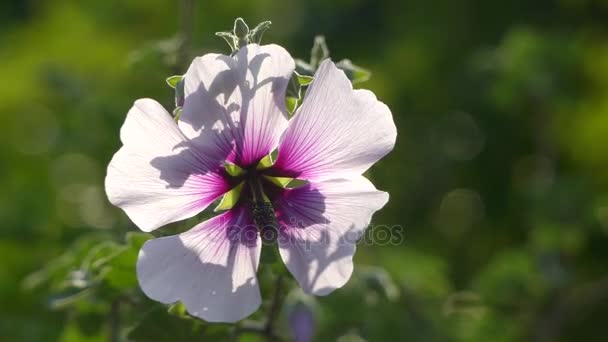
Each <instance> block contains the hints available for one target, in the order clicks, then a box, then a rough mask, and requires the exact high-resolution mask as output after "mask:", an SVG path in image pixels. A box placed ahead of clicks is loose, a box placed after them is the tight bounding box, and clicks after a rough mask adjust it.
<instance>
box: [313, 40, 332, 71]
mask: <svg viewBox="0 0 608 342" xmlns="http://www.w3.org/2000/svg"><path fill="white" fill-rule="evenodd" d="M327 58H329V48H328V47H327V43H326V42H325V37H324V36H316V37H315V41H314V43H313V45H312V49H311V50H310V65H311V66H312V67H313V68H314V69H317V68H318V67H319V64H321V62H323V61H324V60H326V59H327Z"/></svg>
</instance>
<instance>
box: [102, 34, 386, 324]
mask: <svg viewBox="0 0 608 342" xmlns="http://www.w3.org/2000/svg"><path fill="white" fill-rule="evenodd" d="M294 68H295V65H294V60H293V58H292V57H291V56H290V55H289V53H288V52H287V51H285V50H284V49H283V48H282V47H280V46H277V45H264V46H259V45H255V44H250V45H247V46H246V47H243V48H241V49H240V50H239V52H238V53H236V54H235V55H234V56H232V57H230V56H225V55H219V54H207V55H204V56H202V57H198V58H196V59H195V60H194V61H193V63H192V65H191V66H190V68H189V69H188V71H187V72H186V74H185V75H184V78H185V87H184V90H185V103H184V106H183V113H182V115H181V117H180V119H179V120H178V122H177V123H176V122H175V121H174V119H173V118H172V117H171V115H170V114H169V113H168V112H167V111H166V110H165V109H164V108H163V107H162V106H161V105H160V104H159V103H158V102H156V101H154V100H151V99H140V100H137V101H136V102H135V104H134V106H133V108H131V110H130V111H129V113H128V115H127V118H126V120H125V123H124V125H123V127H122V129H121V132H120V137H121V141H122V143H123V146H122V148H121V149H120V150H119V151H118V152H117V153H116V154H115V155H114V157H113V159H112V161H111V162H110V165H109V166H108V173H107V177H106V192H107V194H108V197H109V199H110V201H111V202H112V203H113V204H114V205H116V206H118V207H120V208H122V209H123V210H124V211H125V213H126V214H127V215H128V216H129V217H130V218H131V220H132V221H133V222H134V223H135V224H136V225H137V226H138V227H139V228H140V229H141V230H143V231H146V232H149V231H152V230H154V229H156V228H159V227H161V226H163V225H165V224H168V223H171V222H175V221H179V220H183V219H187V218H190V217H192V216H195V215H196V214H198V213H200V212H201V211H202V210H204V209H205V208H207V206H209V205H210V204H211V203H212V202H214V201H215V200H217V199H218V198H220V197H221V196H223V195H224V194H226V193H227V192H229V191H230V190H231V189H235V188H236V189H237V190H239V191H237V192H235V191H233V192H232V193H233V194H234V193H236V194H238V195H239V197H238V201H236V202H235V204H234V205H231V206H230V209H228V210H226V211H224V212H223V213H221V214H219V215H218V216H216V217H214V218H211V219H209V220H207V221H205V222H202V223H200V224H198V225H196V226H195V227H193V228H192V229H190V230H189V231H187V232H185V233H182V234H179V235H175V236H169V237H163V238H158V239H153V240H150V241H148V242H147V243H146V244H145V245H144V246H143V248H142V249H141V251H140V254H139V259H138V262H137V277H138V279H139V283H140V286H141V288H142V290H143V292H144V293H145V294H146V295H147V296H148V297H150V298H152V299H154V300H157V301H159V302H162V303H174V302H176V301H182V302H183V303H184V305H185V306H186V308H187V310H188V312H189V313H190V314H192V315H194V316H197V317H200V318H202V319H204V320H206V321H214V322H234V321H237V320H240V319H242V318H244V317H246V316H248V315H250V314H251V313H253V312H254V311H255V310H256V309H257V308H258V307H259V306H260V304H261V297H260V290H259V287H258V282H257V278H256V271H257V269H258V264H259V260H260V254H261V250H262V241H264V240H263V237H262V235H264V234H265V232H271V233H275V234H276V243H277V244H278V248H279V253H280V256H281V258H282V259H283V261H284V263H285V265H286V266H287V269H288V270H289V271H290V272H291V274H292V275H293V276H294V278H295V279H296V280H297V281H298V283H299V284H300V286H301V287H302V289H303V290H304V291H305V292H307V293H309V294H314V295H326V294H328V293H330V292H332V291H333V290H335V289H337V288H340V287H342V286H343V285H344V284H345V283H346V282H347V281H348V279H349V278H350V276H351V274H352V271H353V262H352V258H353V255H354V253H355V247H356V241H357V238H358V237H360V236H361V235H362V234H363V232H364V230H365V229H366V228H367V226H368V225H369V223H370V220H371V217H372V215H373V214H374V212H376V211H377V210H379V209H380V208H382V207H383V206H384V204H385V203H386V202H387V201H388V194H387V193H385V192H382V191H378V190H377V189H376V188H375V187H374V186H373V184H372V183H370V182H369V181H368V180H367V179H366V178H364V177H363V176H362V173H363V172H365V171H366V170H367V169H368V168H369V167H370V166H371V165H372V164H374V163H375V162H376V161H378V160H379V159H380V158H382V157H383V156H384V155H386V154H387V153H388V152H389V151H391V150H392V148H393V146H394V144H395V138H396V135H397V133H396V129H395V125H394V123H393V119H392V115H391V112H390V110H389V109H388V107H387V106H386V105H384V104H383V103H382V102H380V101H378V100H377V99H376V97H375V96H374V94H373V93H372V92H370V91H367V90H354V89H353V88H352V85H351V83H350V81H349V80H348V79H347V77H346V76H345V74H344V73H343V72H342V71H341V70H339V69H338V68H337V67H336V66H335V65H334V63H332V62H331V61H330V60H325V61H324V62H323V63H321V66H320V67H319V69H318V71H317V72H316V74H315V76H314V81H313V83H312V84H311V85H310V86H309V89H308V91H307V92H306V96H305V98H304V102H303V104H302V106H301V107H300V108H298V110H297V111H296V113H295V115H294V116H293V118H292V119H289V115H288V112H287V110H286V108H285V91H286V87H287V84H288V81H289V79H290V78H291V76H292V74H293V72H294ZM275 149H276V150H278V154H277V155H276V160H275V161H274V163H273V164H272V165H265V166H264V167H262V165H261V164H260V161H262V160H267V159H268V157H267V156H269V155H270V154H271V153H272V152H273V151H274V150H275ZM226 165H235V166H236V167H237V168H236V169H238V170H239V171H240V172H238V173H234V172H228V171H227V169H226ZM273 177H288V178H297V179H300V180H304V181H306V183H305V184H304V185H301V186H299V187H295V188H284V187H281V186H279V185H277V184H276V182H273V181H272V180H273V179H277V178H273ZM273 241H274V240H273Z"/></svg>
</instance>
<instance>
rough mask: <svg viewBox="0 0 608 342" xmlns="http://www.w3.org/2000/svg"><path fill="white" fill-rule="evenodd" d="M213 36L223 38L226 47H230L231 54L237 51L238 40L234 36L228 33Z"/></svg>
mask: <svg viewBox="0 0 608 342" xmlns="http://www.w3.org/2000/svg"><path fill="white" fill-rule="evenodd" d="M215 35H216V36H218V37H222V38H224V40H225V41H226V43H228V46H230V51H231V52H235V51H238V50H239V39H238V38H237V37H236V36H235V35H234V34H232V33H230V32H215Z"/></svg>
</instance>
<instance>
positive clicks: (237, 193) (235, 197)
mask: <svg viewBox="0 0 608 342" xmlns="http://www.w3.org/2000/svg"><path fill="white" fill-rule="evenodd" d="M244 185H245V182H244V181H243V182H241V183H239V185H237V186H235V187H234V188H232V189H231V190H230V191H228V192H227V193H225V194H224V197H222V200H221V201H220V203H219V204H218V205H217V207H215V209H214V211H220V210H228V209H231V208H232V207H234V206H235V205H236V203H237V202H238V201H239V198H240V197H241V192H242V191H243V186H244Z"/></svg>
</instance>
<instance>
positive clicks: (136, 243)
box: [125, 232, 154, 250]
mask: <svg viewBox="0 0 608 342" xmlns="http://www.w3.org/2000/svg"><path fill="white" fill-rule="evenodd" d="M153 237H154V235H152V234H149V233H141V232H128V233H127V236H126V238H125V239H126V240H127V243H128V244H129V246H131V248H133V249H135V250H140V249H141V247H142V246H143V245H144V243H145V242H146V241H148V240H150V239H152V238H153Z"/></svg>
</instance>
